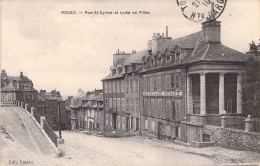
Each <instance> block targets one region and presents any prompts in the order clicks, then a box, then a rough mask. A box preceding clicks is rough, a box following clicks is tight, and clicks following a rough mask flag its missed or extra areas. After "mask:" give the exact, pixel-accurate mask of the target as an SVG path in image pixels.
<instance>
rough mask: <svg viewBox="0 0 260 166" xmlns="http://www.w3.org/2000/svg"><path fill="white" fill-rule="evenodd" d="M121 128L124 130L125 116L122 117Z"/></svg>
mask: <svg viewBox="0 0 260 166" xmlns="http://www.w3.org/2000/svg"><path fill="white" fill-rule="evenodd" d="M122 130H125V117H122Z"/></svg>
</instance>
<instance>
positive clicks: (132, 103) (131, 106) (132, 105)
mask: <svg viewBox="0 0 260 166" xmlns="http://www.w3.org/2000/svg"><path fill="white" fill-rule="evenodd" d="M130 102H131V103H130V110H131V111H134V99H133V98H131V100H130Z"/></svg>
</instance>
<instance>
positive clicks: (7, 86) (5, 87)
mask: <svg viewBox="0 0 260 166" xmlns="http://www.w3.org/2000/svg"><path fill="white" fill-rule="evenodd" d="M17 90H18V89H17V88H15V87H14V84H13V82H10V83H9V84H8V85H6V86H4V87H2V88H1V91H4V92H7V91H17Z"/></svg>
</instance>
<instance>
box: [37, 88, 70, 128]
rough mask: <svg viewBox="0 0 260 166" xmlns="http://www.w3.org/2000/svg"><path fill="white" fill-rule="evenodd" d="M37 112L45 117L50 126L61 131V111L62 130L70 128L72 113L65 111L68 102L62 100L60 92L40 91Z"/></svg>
mask: <svg viewBox="0 0 260 166" xmlns="http://www.w3.org/2000/svg"><path fill="white" fill-rule="evenodd" d="M37 97H38V107H37V109H36V110H37V111H38V112H39V114H40V115H42V116H44V117H45V119H46V121H47V122H48V123H49V125H50V126H51V127H52V128H53V129H54V130H58V129H59V110H60V111H61V129H62V130H67V129H69V128H70V112H69V110H66V109H65V102H66V100H64V99H62V96H61V95H60V92H59V91H56V90H52V91H51V92H46V90H40V91H39V94H38V96H37Z"/></svg>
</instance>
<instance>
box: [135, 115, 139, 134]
mask: <svg viewBox="0 0 260 166" xmlns="http://www.w3.org/2000/svg"><path fill="white" fill-rule="evenodd" d="M135 124H136V131H139V118H136V123H135Z"/></svg>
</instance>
